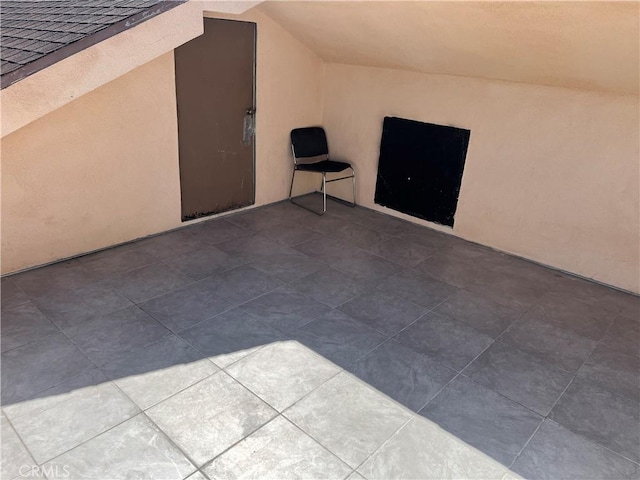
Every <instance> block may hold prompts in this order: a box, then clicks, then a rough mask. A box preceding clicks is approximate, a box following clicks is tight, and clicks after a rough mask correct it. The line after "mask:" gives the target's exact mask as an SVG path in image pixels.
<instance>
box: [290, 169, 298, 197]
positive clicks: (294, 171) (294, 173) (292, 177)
mask: <svg viewBox="0 0 640 480" xmlns="http://www.w3.org/2000/svg"><path fill="white" fill-rule="evenodd" d="M295 179H296V169H295V168H294V169H293V175H291V186H290V187H289V200H291V198H292V197H291V195H292V194H293V181H294V180H295Z"/></svg>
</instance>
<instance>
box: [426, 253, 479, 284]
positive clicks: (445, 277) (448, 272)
mask: <svg viewBox="0 0 640 480" xmlns="http://www.w3.org/2000/svg"><path fill="white" fill-rule="evenodd" d="M479 268H480V267H479V266H478V264H477V263H476V262H475V261H474V260H471V259H469V258H468V257H465V256H459V255H454V254H453V253H443V251H439V252H438V254H437V255H433V256H431V257H429V258H427V259H426V260H424V261H423V262H421V263H419V264H418V265H416V266H415V268H414V270H415V271H417V272H419V273H421V274H423V275H426V276H428V277H431V278H434V279H436V280H439V281H441V282H445V283H448V284H449V285H454V286H456V287H460V288H464V287H466V286H468V285H470V284H472V283H474V281H476V280H477V276H478V269H479Z"/></svg>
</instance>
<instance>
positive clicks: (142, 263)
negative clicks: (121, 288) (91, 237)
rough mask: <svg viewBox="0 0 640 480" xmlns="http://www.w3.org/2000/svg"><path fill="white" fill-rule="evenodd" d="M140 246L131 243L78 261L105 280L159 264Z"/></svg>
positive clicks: (136, 243)
mask: <svg viewBox="0 0 640 480" xmlns="http://www.w3.org/2000/svg"><path fill="white" fill-rule="evenodd" d="M138 246H139V243H138V242H135V243H129V244H127V245H122V246H120V247H114V248H109V249H107V250H102V251H101V252H97V253H92V254H90V255H85V256H84V257H80V258H79V259H78V261H80V263H82V264H83V265H84V266H85V267H86V268H87V269H88V270H90V271H92V272H94V273H96V274H97V275H99V276H100V277H103V278H109V277H112V276H113V275H120V274H123V273H127V272H130V271H132V270H137V269H138V268H142V267H146V266H149V265H153V264H154V263H157V261H158V259H157V258H156V257H153V256H151V255H149V254H148V253H146V252H144V251H143V250H142V249H140V248H137V247H138Z"/></svg>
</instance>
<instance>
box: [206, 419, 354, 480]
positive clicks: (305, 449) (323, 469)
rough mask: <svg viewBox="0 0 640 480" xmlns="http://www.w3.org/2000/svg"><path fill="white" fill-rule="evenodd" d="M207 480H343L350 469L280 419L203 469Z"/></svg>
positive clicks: (270, 423) (298, 430)
mask: <svg viewBox="0 0 640 480" xmlns="http://www.w3.org/2000/svg"><path fill="white" fill-rule="evenodd" d="M204 471H205V472H206V473H207V475H208V476H209V477H210V478H220V479H223V478H238V479H240V478H246V479H249V478H261V479H273V480H281V479H298V478H299V479H318V480H325V479H336V480H337V479H343V478H345V477H346V476H347V475H348V474H349V472H350V471H351V469H350V468H349V467H348V466H347V465H346V464H345V463H343V462H342V461H340V460H339V459H338V458H336V457H335V456H334V455H332V454H331V453H330V452H328V451H327V450H326V449H325V448H324V447H322V446H321V445H319V444H318V443H316V442H315V441H314V440H313V439H312V438H311V437H309V436H308V435H306V434H305V433H303V432H302V431H301V430H300V429H298V428H296V427H295V426H294V425H292V424H291V423H290V422H288V421H287V420H286V419H284V418H282V417H278V418H276V419H274V420H273V421H271V422H269V423H267V424H266V425H265V426H264V427H262V428H260V429H259V430H257V431H256V432H254V433H252V434H251V435H250V436H248V437H247V438H245V439H244V440H242V442H240V443H238V444H237V445H235V446H233V447H232V448H231V449H230V450H228V451H227V452H225V453H223V454H222V455H220V456H219V457H218V458H216V459H215V460H214V461H213V462H211V463H210V464H209V465H207V466H206V467H205V468H204Z"/></svg>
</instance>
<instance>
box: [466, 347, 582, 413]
mask: <svg viewBox="0 0 640 480" xmlns="http://www.w3.org/2000/svg"><path fill="white" fill-rule="evenodd" d="M463 373H464V375H466V376H468V377H469V378H471V379H472V380H473V381H475V382H476V383H479V384H481V385H484V386H485V387H488V388H490V389H491V390H494V391H496V392H498V393H501V394H502V395H504V396H505V397H508V398H510V399H511V400H513V401H515V402H518V403H519V404H521V405H524V406H525V407H527V408H530V409H531V410H533V411H534V412H536V413H539V414H540V415H543V416H546V415H547V414H548V413H549V412H550V411H551V408H552V407H553V405H554V404H555V402H556V400H558V398H559V397H560V395H561V394H562V392H564V389H565V388H566V387H567V385H569V382H570V381H571V379H572V378H573V376H572V375H571V374H570V373H567V372H565V371H564V370H560V369H558V368H555V367H553V366H552V365H550V364H547V363H545V362H543V361H542V360H540V359H538V358H537V357H533V356H531V355H528V354H526V353H523V352H520V351H519V350H516V349H515V348H513V347H509V346H508V345H505V344H503V343H500V342H495V343H494V344H493V345H491V346H490V347H489V348H488V349H487V350H485V351H484V352H483V353H482V355H480V356H479V357H478V358H477V359H475V360H474V361H473V362H472V363H471V364H470V365H469V366H468V367H467V368H465V370H464V372H463Z"/></svg>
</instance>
